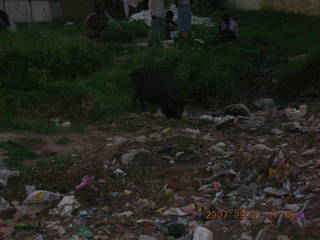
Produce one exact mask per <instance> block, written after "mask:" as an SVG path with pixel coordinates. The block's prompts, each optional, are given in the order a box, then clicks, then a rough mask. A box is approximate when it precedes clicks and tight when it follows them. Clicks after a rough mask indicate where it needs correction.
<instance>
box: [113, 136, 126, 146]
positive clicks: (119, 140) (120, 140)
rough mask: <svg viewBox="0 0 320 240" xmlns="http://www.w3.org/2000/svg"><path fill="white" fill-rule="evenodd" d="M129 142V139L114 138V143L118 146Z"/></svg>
mask: <svg viewBox="0 0 320 240" xmlns="http://www.w3.org/2000/svg"><path fill="white" fill-rule="evenodd" d="M127 141H128V139H127V138H123V137H116V138H114V142H115V143H116V144H122V143H125V142H127Z"/></svg>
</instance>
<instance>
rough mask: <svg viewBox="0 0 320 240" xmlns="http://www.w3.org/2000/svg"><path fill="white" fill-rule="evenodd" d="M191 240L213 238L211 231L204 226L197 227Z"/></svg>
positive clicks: (210, 239) (209, 239)
mask: <svg viewBox="0 0 320 240" xmlns="http://www.w3.org/2000/svg"><path fill="white" fill-rule="evenodd" d="M193 240H213V233H212V232H211V231H210V230H209V229H207V228H204V227H197V228H196V230H195V231H194V234H193Z"/></svg>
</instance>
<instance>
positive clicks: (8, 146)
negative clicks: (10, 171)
mask: <svg viewBox="0 0 320 240" xmlns="http://www.w3.org/2000/svg"><path fill="white" fill-rule="evenodd" d="M0 148H2V149H3V150H4V151H6V152H7V156H8V158H7V159H6V160H5V161H6V162H7V163H8V166H9V167H10V168H16V169H19V170H23V169H24V166H23V163H24V161H25V160H33V159H36V158H38V157H39V154H37V153H36V152H35V151H33V150H30V149H28V148H27V147H25V146H24V145H23V144H21V143H18V142H14V141H7V142H0Z"/></svg>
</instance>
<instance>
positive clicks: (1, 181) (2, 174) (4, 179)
mask: <svg viewBox="0 0 320 240" xmlns="http://www.w3.org/2000/svg"><path fill="white" fill-rule="evenodd" d="M19 175H20V171H10V170H6V169H4V170H0V186H1V187H6V186H7V184H8V179H9V178H10V177H18V176H19Z"/></svg>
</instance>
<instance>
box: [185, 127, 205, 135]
mask: <svg viewBox="0 0 320 240" xmlns="http://www.w3.org/2000/svg"><path fill="white" fill-rule="evenodd" d="M183 131H184V132H185V133H188V134H192V135H200V134H201V132H200V131H199V129H191V128H186V129H184V130H183Z"/></svg>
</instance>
